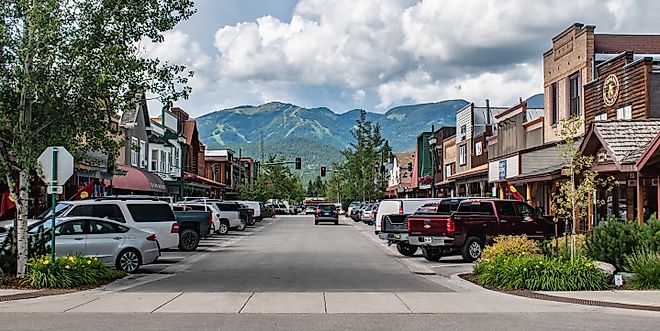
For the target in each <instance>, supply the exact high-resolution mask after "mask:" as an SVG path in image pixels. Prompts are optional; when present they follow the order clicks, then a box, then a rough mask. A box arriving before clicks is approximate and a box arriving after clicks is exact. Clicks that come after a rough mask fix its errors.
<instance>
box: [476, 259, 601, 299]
mask: <svg viewBox="0 0 660 331" xmlns="http://www.w3.org/2000/svg"><path fill="white" fill-rule="evenodd" d="M474 274H475V276H476V277H477V279H478V281H479V283H480V284H481V285H483V286H489V287H497V288H504V289H528V290H534V291H583V290H602V289H605V288H606V287H607V282H606V281H605V277H604V276H603V274H602V273H601V272H600V270H598V269H597V268H596V267H595V266H594V264H593V262H592V261H591V260H589V259H587V258H583V257H578V258H576V259H574V260H573V261H570V260H564V259H562V258H549V257H545V256H542V255H531V256H504V255H501V256H498V257H496V258H494V259H492V260H483V261H480V262H479V263H477V264H476V265H475V267H474Z"/></svg>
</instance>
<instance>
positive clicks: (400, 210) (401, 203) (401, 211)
mask: <svg viewBox="0 0 660 331" xmlns="http://www.w3.org/2000/svg"><path fill="white" fill-rule="evenodd" d="M399 215H403V201H400V202H399Z"/></svg>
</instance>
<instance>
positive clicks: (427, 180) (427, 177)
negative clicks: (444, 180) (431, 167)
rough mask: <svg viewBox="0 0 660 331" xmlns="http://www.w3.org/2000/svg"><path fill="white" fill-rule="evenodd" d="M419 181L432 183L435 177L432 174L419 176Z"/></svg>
mask: <svg viewBox="0 0 660 331" xmlns="http://www.w3.org/2000/svg"><path fill="white" fill-rule="evenodd" d="M417 181H418V182H419V183H420V184H431V182H433V178H431V176H422V177H419V179H418V180H417Z"/></svg>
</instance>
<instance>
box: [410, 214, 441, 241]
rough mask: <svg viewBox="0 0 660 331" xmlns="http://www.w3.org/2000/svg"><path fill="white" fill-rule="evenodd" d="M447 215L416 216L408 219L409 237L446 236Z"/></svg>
mask: <svg viewBox="0 0 660 331" xmlns="http://www.w3.org/2000/svg"><path fill="white" fill-rule="evenodd" d="M448 220H449V215H424V214H417V215H411V216H409V217H408V224H409V226H410V231H409V234H410V235H411V236H413V235H414V236H418V235H421V236H444V235H448V234H449V232H448V231H447V221H448Z"/></svg>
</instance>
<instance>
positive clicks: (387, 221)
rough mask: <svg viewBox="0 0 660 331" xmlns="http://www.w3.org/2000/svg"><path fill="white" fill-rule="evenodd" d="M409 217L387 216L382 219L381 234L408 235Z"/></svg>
mask: <svg viewBox="0 0 660 331" xmlns="http://www.w3.org/2000/svg"><path fill="white" fill-rule="evenodd" d="M408 216H409V215H399V214H394V215H385V216H383V218H382V219H381V222H382V224H381V232H384V233H407V232H408V221H407V217H408Z"/></svg>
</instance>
